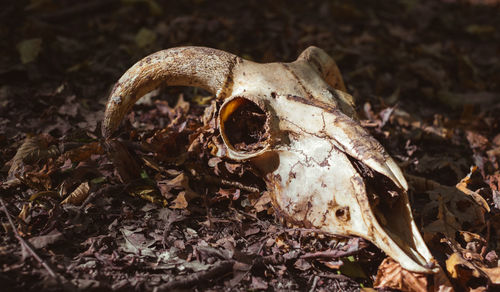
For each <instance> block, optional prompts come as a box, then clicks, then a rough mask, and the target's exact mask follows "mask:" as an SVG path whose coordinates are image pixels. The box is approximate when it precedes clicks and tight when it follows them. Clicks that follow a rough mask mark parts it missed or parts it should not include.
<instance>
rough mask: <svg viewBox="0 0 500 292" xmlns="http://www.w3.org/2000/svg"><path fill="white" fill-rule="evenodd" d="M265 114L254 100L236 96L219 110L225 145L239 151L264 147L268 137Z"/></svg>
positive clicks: (256, 149)
mask: <svg viewBox="0 0 500 292" xmlns="http://www.w3.org/2000/svg"><path fill="white" fill-rule="evenodd" d="M266 122H267V116H266V113H264V111H262V109H261V108H260V107H259V106H257V104H255V103H254V102H252V101H250V100H248V99H246V98H243V97H236V98H233V99H232V100H230V101H229V102H227V103H226V104H224V106H223V107H222V108H221V111H220V130H221V134H222V137H223V138H224V140H225V142H226V143H227V144H228V145H227V146H229V147H231V148H232V149H233V150H236V151H239V152H255V151H259V150H262V149H264V148H265V146H266V143H265V142H266V141H267V140H268V139H269V130H268V127H267V123H266Z"/></svg>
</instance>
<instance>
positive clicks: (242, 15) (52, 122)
mask: <svg viewBox="0 0 500 292" xmlns="http://www.w3.org/2000/svg"><path fill="white" fill-rule="evenodd" d="M496 2H498V1H492V0H485V1H451V0H447V1H434V0H429V1H417V0H400V1H284V0H280V1H265V2H264V1H256V0H255V1H206V0H192V1H160V0H122V1H119V0H99V1H88V2H87V1H70V0H52V1H46V0H31V1H9V4H6V3H3V4H1V5H2V7H1V8H2V9H0V23H1V26H0V39H2V42H1V43H0V49H1V52H2V54H1V55H0V167H1V169H0V201H1V202H0V203H1V205H0V221H1V222H2V228H1V229H0V234H1V237H0V287H2V288H1V289H2V291H77V290H86V291H101V290H103V291H109V290H118V291H151V290H154V289H156V290H157V291H169V290H173V289H178V290H182V289H188V290H193V289H194V290H197V291H201V290H204V291H211V290H212V291H219V290H268V291H274V290H282V291H294V290H295V291H351V290H352V291H358V290H359V289H364V290H366V291H370V290H371V289H373V288H377V289H380V290H398V289H400V290H403V291H452V290H451V289H454V290H455V291H486V290H491V291H492V290H494V289H495V288H499V286H498V285H500V268H499V267H498V261H499V258H498V255H499V254H500V233H499V230H500V168H499V163H500V114H499V111H500V31H499V28H500V17H498V15H500V6H499V5H498V4H497V3H496ZM184 45H199V46H207V47H213V48H218V49H222V50H225V51H228V52H231V53H233V54H236V55H239V56H242V57H243V58H246V59H250V60H253V61H257V62H274V61H283V62H285V61H286V62H289V61H293V60H294V59H295V58H296V57H297V56H298V55H299V54H300V52H301V51H302V50H303V49H305V48H307V47H308V46H310V45H315V46H318V47H320V48H322V49H324V50H325V51H326V52H328V53H329V54H330V55H331V56H332V57H333V58H334V59H335V60H336V61H337V64H338V65H339V68H340V70H341V72H342V74H343V77H344V80H345V83H346V85H347V91H348V92H349V93H350V94H352V95H353V96H354V97H355V99H356V104H357V109H356V110H357V112H358V115H359V117H360V120H361V124H362V125H363V126H365V127H366V128H367V129H368V130H369V131H370V133H371V134H372V135H373V136H375V137H376V138H377V139H378V140H379V141H380V142H381V143H382V144H383V145H384V147H385V148H386V149H387V151H388V152H389V153H390V154H391V155H392V156H393V157H394V158H395V160H396V161H397V162H398V164H399V165H400V166H401V168H402V169H403V170H404V172H405V174H406V176H407V179H408V181H409V185H410V189H409V193H408V194H409V197H410V201H411V204H412V207H413V214H414V217H415V221H416V222H417V225H418V227H419V229H420V231H421V233H422V235H423V237H424V239H425V241H426V243H427V245H428V247H429V249H430V250H431V252H432V254H433V255H434V257H435V259H436V261H437V263H438V264H439V266H440V267H441V271H440V272H439V273H438V274H436V275H423V274H416V273H410V272H407V271H405V270H402V269H401V267H400V266H399V265H398V264H397V263H396V262H394V261H391V260H390V259H389V258H387V257H386V255H385V254H384V253H383V252H381V251H380V250H379V249H378V248H377V247H375V246H374V245H372V244H370V243H369V242H367V241H365V240H362V239H359V238H334V237H333V236H330V235H325V234H319V235H318V234H316V233H314V232H311V230H308V229H304V228H303V229H297V228H287V227H285V226H283V225H282V224H280V222H279V220H277V219H276V218H275V217H274V213H273V209H272V207H271V204H270V199H269V196H268V195H267V192H266V190H265V185H264V184H263V182H262V181H260V180H259V179H258V178H257V177H255V176H253V175H252V173H251V172H250V171H249V169H248V166H247V165H245V164H238V163H235V162H231V161H223V160H221V159H220V158H216V157H214V156H212V155H211V153H210V148H209V147H208V144H207V143H208V142H207V141H206V140H205V142H206V143H205V144H202V146H203V147H198V148H196V147H190V146H191V144H192V143H193V141H194V138H193V137H194V136H195V134H197V133H198V132H197V129H199V128H200V125H201V123H202V122H201V120H200V118H199V117H200V115H201V114H202V113H203V111H204V109H205V108H206V107H207V106H208V105H209V104H210V101H209V100H210V95H209V94H208V93H206V92H204V91H201V90H197V89H192V88H182V87H173V88H165V89H161V90H159V91H157V92H156V93H155V94H153V95H151V96H150V98H147V99H144V100H142V101H141V102H140V104H137V105H136V106H135V107H134V109H133V111H132V112H131V113H130V114H129V115H128V116H127V117H126V121H125V122H124V123H123V124H124V125H123V126H122V128H121V130H120V131H121V135H120V139H121V140H120V141H121V144H120V145H122V148H121V149H122V152H119V153H115V156H120V155H123V157H122V158H123V159H129V163H128V164H127V165H126V166H123V165H116V164H113V163H112V162H111V160H113V155H106V151H105V149H104V147H102V144H101V142H102V135H101V133H100V123H101V121H102V118H103V111H104V107H105V104H106V101H107V98H108V94H109V92H110V90H111V88H112V86H113V84H114V83H115V82H116V81H117V80H118V78H119V77H120V76H121V75H122V74H123V73H124V72H125V71H126V69H127V68H129V67H130V66H131V65H132V64H134V63H135V62H137V61H138V60H140V59H141V58H142V57H144V56H146V55H148V54H150V53H152V52H155V51H158V50H161V49H165V48H170V47H175V46H184ZM217 134H218V133H217V132H215V133H212V135H213V136H216V135H217ZM193 148H194V149H195V150H193ZM108 154H109V153H108ZM131 157H132V158H131ZM115 158H116V157H115ZM118 159H120V157H119V158H118ZM188 199H189V200H188ZM318 252H323V253H318ZM339 255H340V256H339Z"/></svg>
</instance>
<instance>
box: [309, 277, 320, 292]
mask: <svg viewBox="0 0 500 292" xmlns="http://www.w3.org/2000/svg"><path fill="white" fill-rule="evenodd" d="M318 280H319V276H314V279H313V283H312V285H311V289H309V292H313V291H314V290H315V289H316V286H317V285H318Z"/></svg>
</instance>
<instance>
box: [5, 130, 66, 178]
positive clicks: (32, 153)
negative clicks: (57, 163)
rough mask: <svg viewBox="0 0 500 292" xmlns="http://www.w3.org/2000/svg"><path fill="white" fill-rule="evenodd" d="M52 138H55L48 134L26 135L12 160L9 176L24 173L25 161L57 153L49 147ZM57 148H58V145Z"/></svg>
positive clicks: (28, 161)
mask: <svg viewBox="0 0 500 292" xmlns="http://www.w3.org/2000/svg"><path fill="white" fill-rule="evenodd" d="M52 139H53V138H52V137H51V136H50V135H48V134H44V135H39V136H33V137H31V136H28V137H26V139H25V140H24V142H23V144H22V145H21V146H20V147H19V148H18V149H17V152H16V155H14V158H12V160H11V166H10V169H9V178H14V176H15V175H16V174H18V173H22V172H23V170H22V169H21V168H22V167H23V166H24V164H25V163H30V162H33V161H36V160H38V159H45V158H48V157H53V156H55V155H57V154H58V153H53V152H57V151H55V150H54V149H52V148H51V149H49V148H48V143H49V142H50V141H51V140H52ZM55 149H57V147H56V148H55ZM49 150H50V151H49Z"/></svg>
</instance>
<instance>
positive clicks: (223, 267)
mask: <svg viewBox="0 0 500 292" xmlns="http://www.w3.org/2000/svg"><path fill="white" fill-rule="evenodd" d="M235 262H236V261H234V260H227V261H220V262H218V263H216V264H215V265H213V267H212V268H211V269H210V270H207V271H201V272H197V273H193V274H190V275H186V276H178V277H175V279H173V280H172V281H170V282H168V283H166V284H163V285H161V286H159V287H158V288H157V289H155V291H156V292H159V291H171V290H172V289H176V288H187V287H193V286H195V285H197V284H199V283H203V282H207V281H210V280H212V279H214V278H216V277H220V276H222V275H225V274H227V273H229V272H231V271H232V269H233V265H234V263H235Z"/></svg>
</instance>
